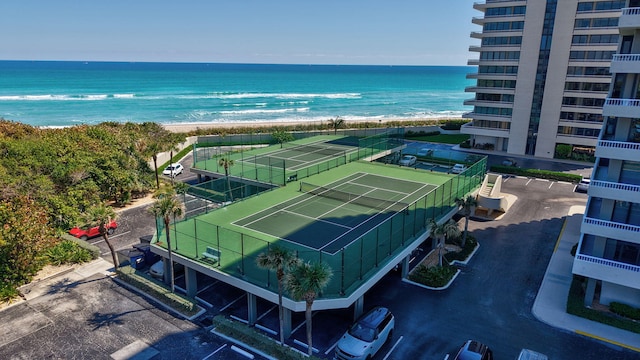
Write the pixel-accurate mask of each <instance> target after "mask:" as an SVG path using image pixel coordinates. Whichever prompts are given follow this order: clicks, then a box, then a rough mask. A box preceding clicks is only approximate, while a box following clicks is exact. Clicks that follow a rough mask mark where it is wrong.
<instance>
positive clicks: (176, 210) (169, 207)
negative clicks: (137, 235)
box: [149, 188, 184, 292]
mask: <svg viewBox="0 0 640 360" xmlns="http://www.w3.org/2000/svg"><path fill="white" fill-rule="evenodd" d="M154 198H155V199H156V200H155V201H154V203H153V204H152V205H151V207H150V208H149V212H151V213H152V214H153V215H155V216H156V218H158V217H161V218H162V221H163V222H164V232H165V233H166V238H167V251H168V252H169V274H170V278H171V292H174V291H175V279H174V274H173V253H172V252H171V239H170V237H169V233H170V231H169V223H170V222H171V217H172V216H173V218H174V219H175V218H176V217H181V216H182V214H183V213H184V204H183V203H181V202H180V200H178V198H177V196H176V193H175V190H174V189H173V188H170V189H167V190H165V191H161V192H158V193H156V194H155V195H154ZM174 223H175V220H174Z"/></svg>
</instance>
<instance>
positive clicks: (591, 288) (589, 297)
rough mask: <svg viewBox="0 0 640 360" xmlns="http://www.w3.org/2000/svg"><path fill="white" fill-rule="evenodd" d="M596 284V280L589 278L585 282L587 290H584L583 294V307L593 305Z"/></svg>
mask: <svg viewBox="0 0 640 360" xmlns="http://www.w3.org/2000/svg"><path fill="white" fill-rule="evenodd" d="M596 283H597V280H596V279H592V278H589V279H588V280H587V288H586V289H585V294H584V306H587V307H589V306H591V305H593V299H594V298H595V296H596Z"/></svg>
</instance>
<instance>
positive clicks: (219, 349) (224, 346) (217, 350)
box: [202, 344, 227, 360]
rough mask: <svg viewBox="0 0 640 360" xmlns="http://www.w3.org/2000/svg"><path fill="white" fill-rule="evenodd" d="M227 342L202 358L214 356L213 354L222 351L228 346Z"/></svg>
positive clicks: (205, 359) (204, 359)
mask: <svg viewBox="0 0 640 360" xmlns="http://www.w3.org/2000/svg"><path fill="white" fill-rule="evenodd" d="M226 347H227V344H223V345H222V346H220V347H219V348H217V349H216V350H215V351H214V352H212V353H211V354H209V355H207V356H205V357H203V358H202V360H207V359H208V358H210V357H212V356H213V355H215V354H216V353H218V352H220V351H221V350H222V349H224V348H226Z"/></svg>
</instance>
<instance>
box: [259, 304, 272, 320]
mask: <svg viewBox="0 0 640 360" xmlns="http://www.w3.org/2000/svg"><path fill="white" fill-rule="evenodd" d="M275 308H277V306H276V305H273V306H272V307H271V309H269V310H267V311H265V312H264V314H262V316H259V317H258V318H257V319H256V321H260V319H262V318H263V317H265V316H267V315H268V314H269V313H270V312H272V311H273V309H275Z"/></svg>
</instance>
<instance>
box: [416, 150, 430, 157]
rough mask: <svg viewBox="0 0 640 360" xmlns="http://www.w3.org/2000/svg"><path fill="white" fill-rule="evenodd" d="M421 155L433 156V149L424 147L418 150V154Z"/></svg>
mask: <svg viewBox="0 0 640 360" xmlns="http://www.w3.org/2000/svg"><path fill="white" fill-rule="evenodd" d="M416 155H418V156H420V157H425V156H432V155H433V150H432V149H429V148H422V149H420V150H419V151H418V153H417V154H416Z"/></svg>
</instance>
